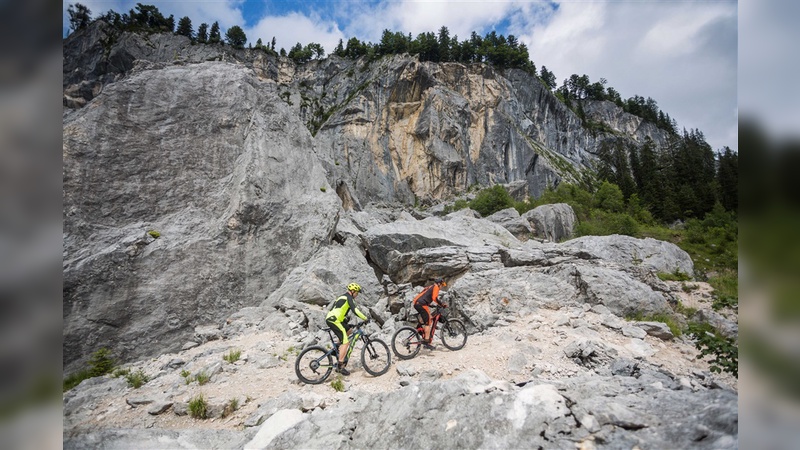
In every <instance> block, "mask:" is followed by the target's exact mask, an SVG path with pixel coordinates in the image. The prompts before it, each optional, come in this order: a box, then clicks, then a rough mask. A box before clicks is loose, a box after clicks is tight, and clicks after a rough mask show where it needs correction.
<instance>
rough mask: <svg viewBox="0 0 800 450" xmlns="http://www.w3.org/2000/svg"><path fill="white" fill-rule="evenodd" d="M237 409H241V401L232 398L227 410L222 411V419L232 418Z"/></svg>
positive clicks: (227, 404) (226, 407)
mask: <svg viewBox="0 0 800 450" xmlns="http://www.w3.org/2000/svg"><path fill="white" fill-rule="evenodd" d="M237 409H239V399H237V398H232V399H230V400H228V403H226V404H225V408H224V409H223V410H222V417H223V418H225V417H228V416H230V415H231V414H233V413H234V412H236V410H237Z"/></svg>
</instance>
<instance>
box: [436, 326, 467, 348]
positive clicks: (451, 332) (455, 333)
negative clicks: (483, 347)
mask: <svg viewBox="0 0 800 450" xmlns="http://www.w3.org/2000/svg"><path fill="white" fill-rule="evenodd" d="M437 331H438V332H439V333H440V334H441V335H442V344H444V346H445V347H447V348H448V349H450V350H461V349H462V348H464V345H466V343H467V327H465V326H464V322H462V321H460V320H458V319H449V320H448V321H447V322H445V323H444V324H443V326H442V328H441V329H439V330H437Z"/></svg>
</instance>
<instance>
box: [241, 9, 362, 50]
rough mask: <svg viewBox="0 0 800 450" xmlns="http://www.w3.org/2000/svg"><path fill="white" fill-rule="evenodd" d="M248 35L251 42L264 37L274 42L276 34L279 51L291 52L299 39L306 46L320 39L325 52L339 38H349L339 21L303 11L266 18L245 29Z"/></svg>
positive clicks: (266, 41)
mask: <svg viewBox="0 0 800 450" xmlns="http://www.w3.org/2000/svg"><path fill="white" fill-rule="evenodd" d="M245 34H247V37H248V41H249V42H253V43H255V42H256V41H257V40H258V39H259V38H261V40H262V41H263V42H264V44H267V43H269V42H271V41H272V37H273V36H274V37H275V41H276V45H275V50H280V49H281V48H284V49H285V50H286V51H287V52H288V51H289V50H290V49H291V48H292V47H293V46H294V45H295V44H297V43H298V42H299V43H300V44H302V45H306V44H309V43H311V42H316V43H318V44H321V45H322V47H323V48H324V49H325V54H330V53H332V52H333V50H334V48H336V45H337V44H338V43H339V39H343V40H344V41H345V42H346V41H347V39H348V38H349V36H348V37H346V36H345V35H344V34H343V33H342V32H341V30H339V27H338V25H337V24H336V23H335V22H332V21H326V20H323V19H321V18H320V17H319V16H314V17H308V16H305V15H303V14H300V13H290V14H288V15H286V16H280V17H278V16H268V17H264V18H263V19H261V20H260V21H259V22H258V23H257V24H256V25H255V26H253V27H251V28H247V29H245Z"/></svg>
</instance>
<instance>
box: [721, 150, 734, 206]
mask: <svg viewBox="0 0 800 450" xmlns="http://www.w3.org/2000/svg"><path fill="white" fill-rule="evenodd" d="M717 157H718V163H717V186H718V194H717V195H718V197H719V201H720V203H721V204H722V206H723V207H724V208H725V209H726V210H728V211H735V212H736V211H738V210H739V154H738V153H736V152H734V151H733V150H731V149H730V148H729V147H725V149H724V151H723V152H720V153H719V154H718V156H717Z"/></svg>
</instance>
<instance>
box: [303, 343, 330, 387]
mask: <svg viewBox="0 0 800 450" xmlns="http://www.w3.org/2000/svg"><path fill="white" fill-rule="evenodd" d="M333 362H334V360H333V352H332V351H330V350H327V349H325V348H324V347H321V346H319V345H315V346H313V347H308V348H307V349H305V350H303V351H302V352H300V354H299V355H297V359H296V360H295V362H294V372H295V373H296V374H297V378H299V379H300V381H302V382H303V383H308V384H320V383H322V382H324V381H325V380H326V379H327V378H328V376H330V374H331V372H332V371H333Z"/></svg>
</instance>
